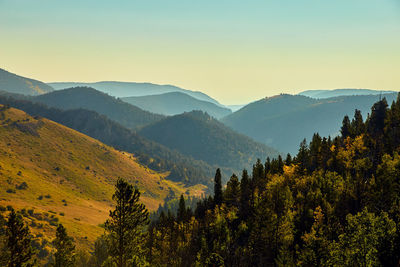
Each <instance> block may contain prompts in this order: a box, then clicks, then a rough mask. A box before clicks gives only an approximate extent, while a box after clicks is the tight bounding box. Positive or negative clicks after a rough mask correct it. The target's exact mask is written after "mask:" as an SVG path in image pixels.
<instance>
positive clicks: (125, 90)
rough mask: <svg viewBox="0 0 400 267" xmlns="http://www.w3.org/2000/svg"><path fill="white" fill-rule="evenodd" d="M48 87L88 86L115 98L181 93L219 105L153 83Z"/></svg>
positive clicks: (194, 93)
mask: <svg viewBox="0 0 400 267" xmlns="http://www.w3.org/2000/svg"><path fill="white" fill-rule="evenodd" d="M49 85H51V86H52V87H53V88H55V89H65V88H70V87H76V86H89V87H92V88H95V89H97V90H99V91H102V92H104V93H107V94H110V95H112V96H116V97H130V96H146V95H159V94H164V93H169V92H181V93H185V94H187V95H190V96H192V97H194V98H196V99H199V100H203V101H208V102H211V103H214V104H217V105H219V103H218V101H217V100H215V99H213V98H211V97H210V96H208V95H206V94H204V93H202V92H198V91H192V90H187V89H183V88H180V87H177V86H174V85H169V84H162V85H161V84H154V83H135V82H114V81H104V82H95V83H79V82H55V83H49Z"/></svg>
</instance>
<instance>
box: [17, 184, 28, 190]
mask: <svg viewBox="0 0 400 267" xmlns="http://www.w3.org/2000/svg"><path fill="white" fill-rule="evenodd" d="M16 188H17V189H18V190H25V189H27V188H28V184H27V183H25V182H22V183H21V184H20V185H17V186H16Z"/></svg>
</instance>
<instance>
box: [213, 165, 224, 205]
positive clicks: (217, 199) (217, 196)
mask: <svg viewBox="0 0 400 267" xmlns="http://www.w3.org/2000/svg"><path fill="white" fill-rule="evenodd" d="M222 200H223V196H222V181H221V170H220V169H219V168H218V169H217V172H216V173H215V178H214V203H215V205H221V204H222Z"/></svg>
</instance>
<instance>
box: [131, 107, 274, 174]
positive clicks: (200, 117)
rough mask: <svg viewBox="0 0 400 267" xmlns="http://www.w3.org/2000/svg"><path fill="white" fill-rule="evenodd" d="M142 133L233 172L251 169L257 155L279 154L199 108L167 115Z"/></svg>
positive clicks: (264, 156) (262, 156) (258, 156)
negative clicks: (170, 115) (171, 115)
mask: <svg viewBox="0 0 400 267" xmlns="http://www.w3.org/2000/svg"><path fill="white" fill-rule="evenodd" d="M139 133H140V134H141V135H143V136H145V137H147V138H149V139H151V140H154V141H156V142H158V143H160V144H163V145H165V146H167V147H169V148H171V149H176V150H178V151H179V152H181V153H183V154H185V155H190V156H192V157H193V158H195V159H199V160H203V161H205V162H207V163H208V164H211V165H217V166H220V167H226V168H231V169H233V170H235V171H238V170H241V169H242V168H251V166H252V164H253V163H254V161H256V160H257V158H260V159H262V160H265V159H266V158H267V157H268V156H269V157H276V156H277V155H278V153H277V152H276V151H275V150H273V149H271V148H269V147H267V146H265V145H263V144H260V143H257V142H255V141H253V140H252V139H250V138H248V137H246V136H244V135H241V134H238V133H236V132H234V131H232V130H231V129H230V128H228V127H226V126H225V125H223V124H222V123H220V122H219V121H217V120H215V119H213V118H212V117H210V116H208V115H207V114H205V113H203V112H201V111H193V112H189V113H184V114H180V115H176V116H173V117H168V118H166V119H164V120H161V121H159V122H156V123H154V124H151V125H149V126H146V127H144V128H143V129H141V130H140V132H139Z"/></svg>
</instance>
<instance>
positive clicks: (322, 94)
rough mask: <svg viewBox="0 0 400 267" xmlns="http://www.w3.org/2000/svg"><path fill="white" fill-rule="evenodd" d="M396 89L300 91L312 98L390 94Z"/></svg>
mask: <svg viewBox="0 0 400 267" xmlns="http://www.w3.org/2000/svg"><path fill="white" fill-rule="evenodd" d="M394 92H395V91H381V90H371V89H334V90H307V91H303V92H300V93H299V95H303V96H309V97H312V98H329V97H337V96H351V95H379V94H389V93H394Z"/></svg>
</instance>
